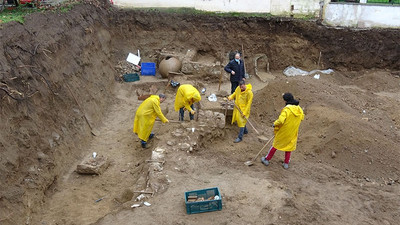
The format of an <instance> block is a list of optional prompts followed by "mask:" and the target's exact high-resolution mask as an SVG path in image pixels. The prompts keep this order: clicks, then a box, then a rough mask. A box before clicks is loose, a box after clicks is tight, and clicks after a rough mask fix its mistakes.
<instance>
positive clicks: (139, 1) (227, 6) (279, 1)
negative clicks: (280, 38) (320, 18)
mask: <svg viewBox="0 0 400 225" xmlns="http://www.w3.org/2000/svg"><path fill="white" fill-rule="evenodd" d="M113 1H114V4H115V5H117V6H122V7H135V8H141V7H178V8H180V7H187V8H195V9H198V10H204V11H212V12H245V13H271V14H273V15H289V14H291V13H293V14H315V15H317V14H318V12H319V1H320V0H113ZM291 5H293V6H294V10H293V12H292V11H291Z"/></svg>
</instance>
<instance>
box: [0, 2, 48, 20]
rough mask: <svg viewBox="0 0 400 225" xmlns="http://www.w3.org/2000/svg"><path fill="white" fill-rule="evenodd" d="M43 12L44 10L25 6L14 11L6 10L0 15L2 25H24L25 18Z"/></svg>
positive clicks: (13, 9)
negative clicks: (16, 23) (15, 23)
mask: <svg viewBox="0 0 400 225" xmlns="http://www.w3.org/2000/svg"><path fill="white" fill-rule="evenodd" d="M40 11H43V10H42V9H36V8H28V7H25V6H19V7H16V8H15V7H14V8H12V9H10V10H9V9H5V10H4V11H3V12H1V13H0V23H8V22H11V21H17V22H19V23H24V21H25V16H27V15H29V14H31V13H34V12H40Z"/></svg>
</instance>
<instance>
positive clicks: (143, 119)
mask: <svg viewBox="0 0 400 225" xmlns="http://www.w3.org/2000/svg"><path fill="white" fill-rule="evenodd" d="M157 117H159V118H160V119H161V121H162V122H163V123H165V122H167V121H168V120H167V118H165V116H164V114H163V113H162V112H161V108H160V97H159V96H158V95H152V96H150V97H148V98H147V99H146V100H144V101H143V102H142V104H140V106H139V108H138V109H137V110H136V115H135V122H134V124H133V132H134V133H135V134H137V135H138V137H139V138H140V139H141V140H143V141H147V140H148V139H149V136H150V134H151V130H153V126H154V122H155V120H156V118H157Z"/></svg>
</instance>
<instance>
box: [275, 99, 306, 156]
mask: <svg viewBox="0 0 400 225" xmlns="http://www.w3.org/2000/svg"><path fill="white" fill-rule="evenodd" d="M303 119H304V113H303V109H301V107H300V106H298V105H286V106H285V108H283V109H282V111H281V115H279V118H278V119H277V120H275V122H274V125H275V129H274V133H275V139H274V143H273V144H272V145H273V146H274V147H275V148H276V149H278V150H281V151H286V152H287V151H293V150H295V149H296V144H297V135H298V133H299V126H300V123H301V121H302V120H303Z"/></svg>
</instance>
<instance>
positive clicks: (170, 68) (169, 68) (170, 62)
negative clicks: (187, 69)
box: [158, 56, 182, 78]
mask: <svg viewBox="0 0 400 225" xmlns="http://www.w3.org/2000/svg"><path fill="white" fill-rule="evenodd" d="M181 68H182V63H181V61H180V60H179V59H177V58H174V57H170V56H168V57H166V58H165V59H163V60H162V61H161V62H160V65H159V66H158V69H159V71H160V74H161V76H162V77H163V78H168V72H179V71H180V70H181Z"/></svg>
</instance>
